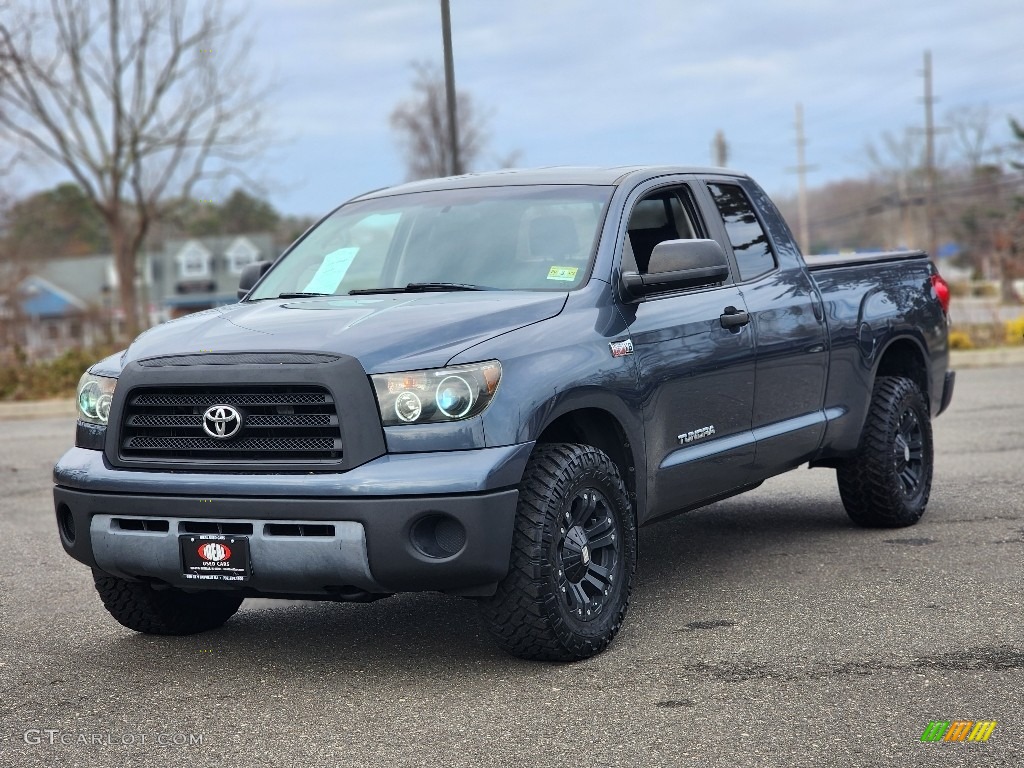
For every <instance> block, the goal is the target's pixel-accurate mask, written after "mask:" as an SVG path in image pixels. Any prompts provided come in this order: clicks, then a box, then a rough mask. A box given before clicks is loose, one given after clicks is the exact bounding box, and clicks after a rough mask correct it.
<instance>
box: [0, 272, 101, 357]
mask: <svg viewBox="0 0 1024 768" xmlns="http://www.w3.org/2000/svg"><path fill="white" fill-rule="evenodd" d="M22 274H23V275H24V276H23V277H21V279H20V280H18V282H17V288H16V289H15V290H12V291H9V292H8V293H7V294H6V295H5V296H3V297H2V298H0V320H2V326H3V328H2V330H3V333H2V337H3V345H4V347H5V348H6V349H5V351H10V350H11V349H13V348H14V347H15V346H17V347H19V348H20V349H21V350H22V351H23V352H24V353H25V354H26V355H27V356H28V357H29V359H48V358H52V357H56V356H57V355H59V354H61V353H62V352H65V351H66V350H68V349H73V348H80V347H90V346H94V345H97V344H100V343H102V342H104V341H106V340H107V339H109V338H110V335H111V333H112V332H114V331H116V330H117V327H116V325H115V326H112V325H111V324H112V323H116V322H117V319H116V317H115V316H114V315H113V313H112V311H111V307H112V306H113V305H114V304H116V297H112V296H111V290H112V286H111V279H110V278H111V275H112V274H113V257H112V256H86V257H75V258H61V259H51V260H49V261H47V262H44V264H43V265H42V266H41V267H39V268H37V269H35V270H31V271H29V272H28V274H25V273H24V272H23V273H22ZM113 289H114V290H115V291H116V282H115V283H114V284H113Z"/></svg>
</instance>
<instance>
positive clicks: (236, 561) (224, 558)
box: [178, 533, 250, 582]
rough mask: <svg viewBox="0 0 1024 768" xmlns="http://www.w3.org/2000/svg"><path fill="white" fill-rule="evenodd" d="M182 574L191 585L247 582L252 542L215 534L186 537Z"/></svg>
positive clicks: (181, 541)
mask: <svg viewBox="0 0 1024 768" xmlns="http://www.w3.org/2000/svg"><path fill="white" fill-rule="evenodd" d="M178 541H179V542H180V544H181V570H182V574H183V575H184V576H185V578H186V579H188V580H189V581H197V582H201V581H248V580H249V575H250V567H249V539H248V537H247V536H224V535H221V534H216V533H205V534H200V533H196V534H184V535H182V536H179V537H178Z"/></svg>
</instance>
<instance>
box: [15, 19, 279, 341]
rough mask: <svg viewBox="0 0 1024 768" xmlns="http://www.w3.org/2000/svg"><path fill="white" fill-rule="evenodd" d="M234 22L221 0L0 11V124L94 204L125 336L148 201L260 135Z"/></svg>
mask: <svg viewBox="0 0 1024 768" xmlns="http://www.w3.org/2000/svg"><path fill="white" fill-rule="evenodd" d="M241 21H242V20H241V19H240V18H239V17H238V16H237V15H229V14H227V13H225V11H224V8H223V3H222V2H220V0H204V1H203V2H202V3H201V5H200V6H199V7H198V8H195V9H192V8H190V7H188V6H187V3H186V0H124V1H123V2H122V0H49V5H48V7H47V8H45V9H42V10H39V11H35V12H34V13H33V14H32V16H31V18H29V19H28V20H27V23H18V24H16V25H14V24H9V23H8V22H0V60H2V61H5V62H6V70H7V75H8V77H7V79H6V81H4V82H0V129H5V130H6V131H7V132H9V133H10V134H12V135H13V136H14V137H15V138H16V139H17V140H19V141H20V143H21V145H22V146H23V147H24V149H25V150H26V151H27V152H30V153H33V154H34V155H36V156H38V157H41V158H44V159H46V160H49V161H52V162H53V163H56V164H58V165H60V166H62V167H63V168H64V169H65V170H66V171H67V172H68V173H69V174H70V175H71V177H72V178H73V179H74V180H75V181H76V182H77V183H78V185H79V186H80V187H81V188H82V190H83V191H84V192H85V194H86V195H87V197H88V198H89V200H90V201H91V203H92V204H93V205H94V206H95V207H96V209H97V210H98V211H99V212H100V215H101V216H102V217H103V221H104V223H105V225H106V227H107V230H108V232H109V236H110V242H111V247H112V250H113V252H114V258H115V263H116V267H117V274H118V284H119V291H120V299H121V307H122V309H123V312H124V317H125V331H126V332H127V334H128V335H129V337H131V336H134V335H135V333H136V332H137V331H138V306H137V304H138V297H137V289H136V275H137V262H138V255H139V253H140V251H141V248H142V244H143V241H144V239H145V237H146V234H147V232H148V231H149V228H150V225H151V223H152V222H153V220H154V218H155V217H156V216H157V212H158V205H159V203H160V201H161V199H163V198H164V197H166V196H170V195H177V196H182V197H185V196H189V195H191V193H192V190H193V188H194V187H195V185H196V184H198V183H200V182H202V181H205V180H209V179H212V178H218V177H222V176H224V175H227V174H229V173H238V172H239V171H238V165H239V163H240V162H241V161H243V160H246V159H249V158H251V156H252V154H253V153H254V152H255V151H256V150H257V149H258V148H259V147H260V146H261V145H262V141H263V139H264V138H265V134H264V133H263V131H262V123H261V119H260V118H261V115H260V110H259V104H260V101H261V97H262V96H263V91H262V90H260V89H259V88H258V87H257V86H255V85H254V80H253V78H252V77H251V75H250V72H249V69H248V51H249V45H248V41H247V40H245V39H243V38H241V37H239V35H238V29H239V25H240V23H241Z"/></svg>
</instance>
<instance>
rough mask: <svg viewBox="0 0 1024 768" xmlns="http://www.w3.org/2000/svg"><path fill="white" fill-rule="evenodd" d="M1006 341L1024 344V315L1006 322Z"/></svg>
mask: <svg viewBox="0 0 1024 768" xmlns="http://www.w3.org/2000/svg"><path fill="white" fill-rule="evenodd" d="M1006 343H1007V344H1024V315H1021V316H1020V317H1018V318H1017V319H1016V320H1008V321H1007V323H1006Z"/></svg>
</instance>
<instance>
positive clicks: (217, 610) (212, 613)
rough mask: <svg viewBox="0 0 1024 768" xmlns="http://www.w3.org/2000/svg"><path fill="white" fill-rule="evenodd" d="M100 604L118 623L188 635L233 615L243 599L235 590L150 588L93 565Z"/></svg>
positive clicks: (138, 629)
mask: <svg viewBox="0 0 1024 768" xmlns="http://www.w3.org/2000/svg"><path fill="white" fill-rule="evenodd" d="M92 576H93V581H94V582H95V584H96V591H97V592H98V593H99V595H100V599H101V600H103V605H104V606H105V607H106V609H107V610H108V611H109V612H110V615H111V616H113V617H114V618H115V619H117V620H118V621H119V622H120V623H121V624H123V625H124V626H126V627H128V629H134V630H135V631H136V632H142V633H144V634H147V635H192V634H195V633H197V632H205V631H206V630H208V629H216V628H217V627H219V626H221V625H222V624H223V623H224V622H225V621H227V620H228V619H230V618H231V617H232V616H234V615H235V612H236V611H237V610H238V607H239V606H240V605H241V604H242V600H243V599H244V598H243V597H242V595H240V594H239V593H237V592H230V591H219V590H207V591H204V592H185V591H183V590H180V589H174V588H168V589H154V588H153V587H152V586H150V585H149V584H146V583H145V582H141V581H128V580H127V579H121V578H118V577H117V576H111V575H110V574H109V573H104V572H103V571H99V570H96V569H93V572H92Z"/></svg>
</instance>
